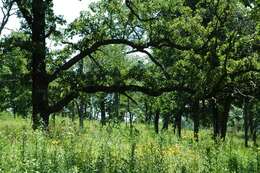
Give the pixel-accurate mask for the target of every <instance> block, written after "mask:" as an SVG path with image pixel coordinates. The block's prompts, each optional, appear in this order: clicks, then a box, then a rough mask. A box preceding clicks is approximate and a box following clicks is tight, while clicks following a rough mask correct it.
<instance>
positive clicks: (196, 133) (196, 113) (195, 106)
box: [191, 101, 200, 142]
mask: <svg viewBox="0 0 260 173" xmlns="http://www.w3.org/2000/svg"><path fill="white" fill-rule="evenodd" d="M191 110H192V117H193V123H194V126H193V133H194V139H195V141H197V142H198V141H199V126H200V117H199V101H195V102H194V103H193V104H192V106H191Z"/></svg>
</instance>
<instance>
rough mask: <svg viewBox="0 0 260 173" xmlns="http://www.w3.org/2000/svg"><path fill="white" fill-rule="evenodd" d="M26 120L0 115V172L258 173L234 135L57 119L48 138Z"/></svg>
mask: <svg viewBox="0 0 260 173" xmlns="http://www.w3.org/2000/svg"><path fill="white" fill-rule="evenodd" d="M30 123H31V122H30V120H29V119H25V120H24V119H20V118H17V119H13V118H8V117H7V116H4V115H0V172H4V173H5V172H8V173H9V172H10V173H11V172H17V173H20V172H53V173H58V172H64V173H70V172H75V173H76V172H89V173H92V172H97V173H98V172H100V173H101V172H105V173H107V172H110V173H117V172H122V173H128V172H129V173H130V172H131V173H133V172H145V173H159V172H170V173H174V172H180V173H184V172H192V173H193V172H194V173H199V172H205V173H208V172H216V173H222V172H241V173H245V172H248V173H253V172H260V151H258V148H253V147H251V148H244V147H243V141H242V139H240V138H239V137H236V136H233V137H230V136H232V135H230V136H229V137H228V138H227V140H226V142H224V143H223V142H219V143H218V144H216V143H214V142H213V141H212V139H211V136H210V133H209V131H207V130H203V131H201V133H200V142H199V143H197V142H194V141H193V138H192V132H191V131H189V130H184V131H183V138H182V139H181V140H179V139H177V138H176V137H175V136H174V135H173V133H172V131H171V130H169V131H166V132H162V133H161V134H160V135H156V134H154V132H153V130H152V128H151V127H149V126H145V125H140V124H138V125H135V129H134V130H133V131H132V135H130V134H131V133H130V129H129V127H126V125H125V124H121V125H114V126H112V125H111V126H109V125H108V126H106V127H103V128H102V127H101V126H100V124H99V123H98V122H95V121H86V122H85V130H84V131H80V130H79V129H78V125H77V124H74V123H72V122H71V121H70V120H68V119H63V120H61V119H59V120H58V121H57V122H56V126H55V128H54V127H53V126H52V127H51V130H50V132H49V133H48V134H45V133H43V132H42V131H32V130H31V127H30V126H31V124H30Z"/></svg>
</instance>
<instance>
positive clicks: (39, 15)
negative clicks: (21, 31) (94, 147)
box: [32, 0, 50, 129]
mask: <svg viewBox="0 0 260 173" xmlns="http://www.w3.org/2000/svg"><path fill="white" fill-rule="evenodd" d="M32 15H33V22H32V44H33V48H32V106H33V108H32V109H33V110H32V121H33V129H36V128H38V127H39V125H40V124H41V123H42V125H43V127H44V128H45V129H47V128H48V125H49V115H50V114H49V112H48V85H49V83H48V77H47V73H46V62H45V58H46V43H45V3H44V1H43V0H33V1H32Z"/></svg>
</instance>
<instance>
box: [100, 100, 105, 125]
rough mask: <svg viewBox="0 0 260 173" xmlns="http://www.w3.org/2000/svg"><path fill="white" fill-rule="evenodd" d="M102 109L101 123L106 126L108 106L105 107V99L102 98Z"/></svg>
mask: <svg viewBox="0 0 260 173" xmlns="http://www.w3.org/2000/svg"><path fill="white" fill-rule="evenodd" d="M100 111H101V120H100V121H101V124H102V126H104V125H105V124H106V108H105V100H104V99H102V100H101V101H100Z"/></svg>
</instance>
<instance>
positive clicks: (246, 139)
mask: <svg viewBox="0 0 260 173" xmlns="http://www.w3.org/2000/svg"><path fill="white" fill-rule="evenodd" d="M248 102H249V101H248V99H247V98H245V99H244V133H245V136H244V137H245V146H246V147H248V138H249V137H248V130H249V126H248V113H249V112H248V111H249V110H248V109H249V103H248Z"/></svg>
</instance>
